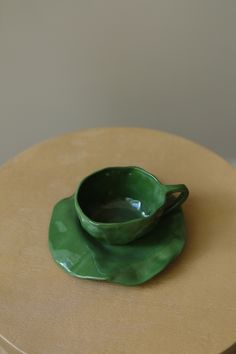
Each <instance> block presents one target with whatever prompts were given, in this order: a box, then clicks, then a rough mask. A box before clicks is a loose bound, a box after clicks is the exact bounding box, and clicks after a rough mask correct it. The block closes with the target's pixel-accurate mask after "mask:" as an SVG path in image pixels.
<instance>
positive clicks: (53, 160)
mask: <svg viewBox="0 0 236 354" xmlns="http://www.w3.org/2000/svg"><path fill="white" fill-rule="evenodd" d="M111 165H137V166H141V167H144V168H145V169H147V170H148V171H150V172H152V173H153V174H155V175H156V176H158V177H159V178H160V179H161V180H162V181H163V182H165V183H171V184H174V183H185V184H186V185H187V186H188V187H189V189H190V192H191V195H190V198H189V199H188V201H187V202H186V203H185V205H184V211H185V215H186V223H187V229H188V242H187V246H186V248H185V250H184V252H183V253H182V254H181V256H180V257H179V258H178V259H177V260H176V261H175V262H174V263H172V264H171V265H170V266H169V267H168V268H167V269H166V270H165V271H164V272H163V273H162V274H160V275H159V276H157V277H155V278H153V279H152V280H151V281H149V282H147V283H145V284H144V285H142V286H138V287H124V286H121V285H115V284H110V283H106V282H99V281H89V280H82V279H77V278H73V277H70V276H69V275H67V274H66V273H64V272H63V271H62V270H61V269H60V268H59V267H58V266H57V265H56V264H55V263H54V261H53V259H52V258H51V255H50V253H49V250H48V240H47V238H48V224H49V220H50V216H51V211H52V207H53V205H54V204H55V203H56V202H57V201H58V200H59V199H61V198H63V197H66V196H69V195H71V194H72V193H73V191H74V190H75V188H76V185H77V182H78V181H79V180H80V179H81V178H82V177H84V176H86V175H87V174H89V173H91V172H92V171H94V170H96V169H99V168H102V167H104V166H111ZM0 237H1V257H0V269H1V282H0V287H1V288H0V310H1V314H0V329H1V334H2V336H3V337H4V338H6V339H7V341H9V342H10V343H12V344H14V345H15V346H16V347H18V348H20V349H21V350H22V351H24V352H26V353H30V354H62V353H63V354H64V353H65V354H78V353H81V354H118V353H119V354H122V353H127V354H132V353H135V354H139V353H142V354H152V353H153V354H156V353H160V354H172V353H173V354H176V353H180V354H195V353H196V354H211V353H212V354H217V353H220V352H221V351H223V350H225V349H226V348H227V347H229V346H230V345H232V344H233V343H234V342H235V341H236V170H235V169H234V168H233V167H231V166H230V165H229V164H228V163H226V162H225V161H224V160H223V159H221V158H220V157H218V156H217V155H215V154H214V153H212V152H210V151H208V150H206V149H205V148H203V147H201V146H198V145H196V144H194V143H192V142H190V141H187V140H185V139H182V138H179V137H176V136H174V135H169V134H165V133H161V132H159V131H155V130H147V129H138V128H133V129H132V128H111V129H94V130H88V131H80V132H76V133H72V134H67V135H64V136H60V137H57V138H55V139H52V140H49V141H46V142H44V143H42V144H39V145H36V146H34V147H33V148H31V149H29V150H27V151H25V152H23V153H22V154H20V155H19V156H17V157H16V158H14V159H12V160H11V161H9V162H8V163H6V164H5V165H4V166H2V167H1V169H0ZM9 347H10V346H9ZM0 348H1V347H0ZM0 350H1V349H0ZM2 352H3V353H4V354H5V353H7V349H6V343H5V344H4V345H2ZM2 352H1V353H2ZM13 352H14V353H15V352H17V351H15V349H14V351H12V353H13ZM9 353H10V351H9Z"/></svg>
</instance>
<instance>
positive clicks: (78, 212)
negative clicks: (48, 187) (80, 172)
mask: <svg viewBox="0 0 236 354" xmlns="http://www.w3.org/2000/svg"><path fill="white" fill-rule="evenodd" d="M112 169H117V170H118V169H120V170H122V169H134V170H138V171H141V172H142V173H144V174H146V175H149V176H150V177H152V178H153V179H154V180H155V181H156V182H157V183H158V184H159V185H160V186H161V187H164V185H163V184H162V183H161V182H160V181H159V179H158V178H157V177H156V176H154V175H153V174H152V173H150V172H148V171H146V170H145V169H144V168H142V167H138V166H109V167H105V168H102V169H100V170H97V171H95V172H93V173H91V174H89V175H88V176H86V177H84V178H83V179H82V180H81V181H80V182H79V184H78V186H77V189H76V191H75V193H74V204H75V210H76V213H77V215H78V217H80V214H81V215H82V216H83V217H84V218H86V219H87V220H88V221H89V222H90V224H92V225H94V226H103V227H111V226H114V225H117V224H118V225H128V224H132V223H134V222H138V221H141V220H149V219H151V218H152V217H153V216H154V215H155V214H156V213H157V212H158V211H160V210H161V209H162V208H163V206H164V205H165V202H166V193H165V194H164V198H163V204H162V205H161V206H160V208H158V209H157V210H155V211H154V212H153V213H152V214H150V215H149V216H147V217H145V218H142V217H141V218H135V219H131V220H127V221H121V222H100V221H95V220H93V219H91V218H90V217H89V216H88V215H87V214H85V213H84V211H83V210H82V208H81V207H80V205H79V202H78V198H77V196H78V193H79V190H80V187H81V186H82V184H83V183H84V182H85V181H86V179H87V178H89V177H91V176H93V175H95V174H97V173H99V172H104V171H107V170H112Z"/></svg>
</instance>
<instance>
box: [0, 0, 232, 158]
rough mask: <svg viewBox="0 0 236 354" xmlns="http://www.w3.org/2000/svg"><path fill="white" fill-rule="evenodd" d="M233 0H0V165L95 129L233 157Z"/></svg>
mask: <svg viewBox="0 0 236 354" xmlns="http://www.w3.org/2000/svg"><path fill="white" fill-rule="evenodd" d="M235 19H236V1H233V0H227V1H221V0H212V1H209V0H204V1H203V0H198V1H191V0H186V1H184V0H171V1H169V0H161V1H160V0H159V1H158V0H155V1H150V0H143V1H140V0H119V1H117V0H106V1H104V0H96V1H95V0H83V1H81V0H62V1H61V0H40V1H36V0H21V1H18V0H15V1H14V0H0V162H4V161H5V160H6V159H8V158H10V157H11V156H13V155H15V154H16V153H18V152H20V151H21V150H23V149H25V148H27V147H29V146H30V145H32V144H35V143H37V142H39V141H41V140H43V139H46V138H49V137H51V136H54V135H57V134H61V133H63V132H67V131H71V130H77V129H84V128H90V127H99V126H114V125H122V126H124V125H129V126H144V127H148V128H156V129H160V130H165V131H169V132H172V133H175V134H179V135H182V136H185V137H187V138H190V139H192V140H194V141H197V142H199V143H201V144H203V145H205V146H207V147H209V148H211V149H212V150H215V151H216V152H217V153H219V154H221V155H223V156H224V157H225V158H229V159H230V158H232V159H233V158H234V157H236V143H235V135H236V134H235V133H236V20H235Z"/></svg>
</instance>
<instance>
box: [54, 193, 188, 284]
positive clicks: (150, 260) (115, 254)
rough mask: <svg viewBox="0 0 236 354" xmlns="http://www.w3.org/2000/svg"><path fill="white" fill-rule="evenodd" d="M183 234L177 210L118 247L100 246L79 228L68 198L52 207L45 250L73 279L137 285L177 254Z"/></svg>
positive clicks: (182, 240)
mask: <svg viewBox="0 0 236 354" xmlns="http://www.w3.org/2000/svg"><path fill="white" fill-rule="evenodd" d="M185 235H186V232H185V224H184V216H183V212H182V210H181V208H177V209H175V210H174V211H173V212H171V213H169V214H167V215H166V216H164V217H163V218H162V219H161V220H160V222H159V223H158V225H157V227H156V228H155V229H154V230H153V231H151V232H150V233H149V234H148V235H146V236H144V237H143V238H141V239H138V240H136V241H133V242H132V243H130V244H127V245H122V246H118V245H109V244H104V243H101V242H99V241H97V240H96V239H94V238H93V237H91V236H90V235H89V234H88V233H87V232H86V231H85V230H84V229H83V228H82V227H81V225H80V222H79V219H78V216H77V215H76V211H75V208H74V201H73V196H72V197H69V198H66V199H63V200H61V201H60V202H58V203H57V204H56V205H55V207H54V210H53V214H52V218H51V223H50V227H49V247H50V251H51V253H52V256H53V258H54V260H55V261H56V262H57V263H58V264H59V265H60V266H61V267H62V268H63V269H64V270H65V271H66V272H68V273H69V274H71V275H73V276H76V277H80V278H88V279H96V280H106V281H110V282H114V283H120V284H123V285H138V284H141V283H144V282H145V281H147V280H148V279H150V278H152V277H153V276H154V275H156V274H158V273H160V272H161V271H162V270H163V269H165V268H166V266H167V265H168V264H169V263H170V262H171V261H172V260H173V259H174V258H176V257H177V256H178V255H179V254H180V253H181V251H182V249H183V247H184V244H185Z"/></svg>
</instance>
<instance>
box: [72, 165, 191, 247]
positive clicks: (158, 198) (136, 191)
mask: <svg viewBox="0 0 236 354" xmlns="http://www.w3.org/2000/svg"><path fill="white" fill-rule="evenodd" d="M173 193H180V195H179V196H178V197H177V198H171V195H172V194H173ZM187 197H188V189H187V187H186V186H185V185H183V184H179V185H164V184H162V183H161V182H160V181H159V180H158V179H157V178H156V177H154V176H153V175H151V174H150V173H149V172H147V171H145V170H144V169H142V168H139V167H131V166H129V167H108V168H105V169H103V170H100V171H97V172H95V173H93V174H92V175H90V176H88V177H86V178H85V179H84V180H83V181H82V182H81V183H80V185H79V187H78V190H77V192H76V193H75V199H74V201H75V208H76V211H77V214H78V217H79V219H80V222H81V225H82V226H83V228H84V229H85V230H86V231H87V232H88V233H89V234H90V235H92V236H93V237H95V238H96V239H98V240H100V241H102V242H106V243H109V244H115V245H122V244H127V243H130V242H132V241H133V240H135V239H138V238H140V237H142V236H143V235H144V234H147V233H148V232H149V231H151V230H152V229H153V228H155V227H156V225H157V223H158V221H159V219H160V216H161V215H162V214H163V213H164V214H166V213H169V212H171V211H173V210H174V209H175V208H177V207H178V206H179V205H180V204H182V203H183V202H184V201H185V200H186V199H187Z"/></svg>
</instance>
